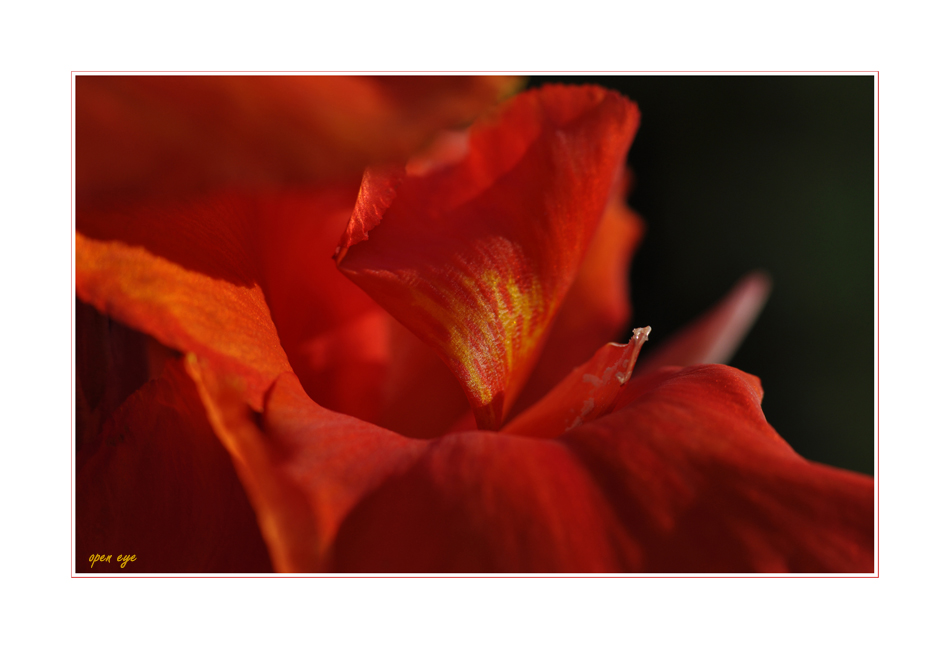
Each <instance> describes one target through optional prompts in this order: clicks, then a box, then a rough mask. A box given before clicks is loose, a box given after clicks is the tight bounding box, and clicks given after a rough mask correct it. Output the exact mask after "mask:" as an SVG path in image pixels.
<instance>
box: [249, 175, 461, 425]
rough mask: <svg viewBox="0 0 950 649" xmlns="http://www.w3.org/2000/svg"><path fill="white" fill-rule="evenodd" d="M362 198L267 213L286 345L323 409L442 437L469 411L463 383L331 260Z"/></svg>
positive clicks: (277, 207)
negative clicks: (460, 416) (357, 201)
mask: <svg viewBox="0 0 950 649" xmlns="http://www.w3.org/2000/svg"><path fill="white" fill-rule="evenodd" d="M356 193H357V188H356V187H352V188H351V187H346V186H344V187H340V188H337V189H332V188H330V189H325V190H323V191H320V192H309V193H306V194H303V193H300V194H289V195H288V194H284V195H281V196H279V197H274V198H273V199H270V200H268V201H267V203H266V209H265V208H262V215H266V217H265V222H266V223H267V227H265V228H262V233H261V237H260V240H259V243H260V247H261V250H262V266H263V277H264V287H265V293H266V295H267V303H268V304H269V305H270V308H271V312H272V314H273V317H274V323H275V324H276V326H277V331H278V332H279V334H280V341H281V344H282V345H283V347H284V349H285V350H286V351H287V356H288V358H289V360H290V364H291V366H293V368H294V372H295V373H296V374H297V377H298V378H299V379H300V382H301V384H302V385H303V387H304V389H305V390H306V391H307V394H309V395H310V396H311V398H313V399H314V400H315V401H316V402H317V403H320V404H321V405H323V406H324V407H326V408H328V409H330V410H335V411H337V412H342V413H345V414H349V415H353V416H355V417H359V418H360V419H363V420H364V421H370V422H374V423H378V424H380V425H383V426H385V427H386V428H389V429H391V430H396V431H398V432H401V433H404V434H407V435H412V436H417V437H418V436H429V437H431V436H434V435H437V434H440V433H443V432H445V430H446V429H447V428H448V426H449V424H450V423H451V422H452V421H453V420H454V419H455V418H457V417H458V415H459V414H460V413H461V412H462V411H464V410H465V409H466V408H467V402H466V400H465V395H464V393H463V392H462V390H461V388H460V387H459V385H458V383H457V381H455V380H454V378H453V377H452V375H451V373H450V372H449V370H448V368H446V367H445V364H444V363H442V361H441V360H440V359H439V358H438V356H437V355H436V354H435V352H434V351H432V350H431V348H429V347H428V346H427V345H424V344H423V343H421V342H420V341H419V340H418V339H417V338H416V337H415V336H414V335H412V334H410V333H409V332H407V331H406V330H405V328H404V327H403V326H402V325H400V324H399V323H397V322H396V321H395V320H394V319H393V318H392V316H390V315H389V314H388V313H386V311H384V310H383V309H382V308H381V307H380V306H379V305H378V304H376V302H374V301H373V300H372V299H371V298H370V297H369V296H367V295H366V293H364V292H363V290H362V289H360V288H359V287H358V286H356V285H355V284H353V282H351V281H349V280H348V279H347V278H346V277H344V276H343V275H342V274H341V273H340V272H339V270H337V267H336V264H335V263H334V262H333V259H332V254H333V250H334V248H335V247H336V244H337V242H338V241H339V238H340V232H342V231H343V230H344V228H345V227H346V222H347V220H348V219H349V217H350V214H351V213H352V211H353V204H354V202H355V201H356Z"/></svg>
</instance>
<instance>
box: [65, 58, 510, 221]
mask: <svg viewBox="0 0 950 649" xmlns="http://www.w3.org/2000/svg"><path fill="white" fill-rule="evenodd" d="M517 83H518V82H517V80H516V79H512V78H484V77H379V78H373V77H341V76H323V77H317V76H311V77H291V76H276V77H266V76H257V77H235V76H228V77H195V76H191V77H169V76H146V77H121V76H104V77H95V76H80V77H78V78H77V79H76V162H77V164H76V194H77V199H78V200H79V201H80V203H81V204H89V203H100V202H102V201H104V200H105V201H109V202H110V203H111V202H114V201H116V200H129V199H131V200H141V199H143V198H149V197H166V196H174V197H178V198H182V197H185V196H188V195H191V194H195V193H200V192H204V191H207V190H209V189H213V188H215V187H221V186H240V187H242V188H243V189H245V190H246V189H249V188H258V189H260V188H267V187H274V186H285V185H287V184H309V183H312V182H313V181H315V180H326V179H329V178H340V177H346V176H347V175H351V174H357V175H358V174H359V173H360V172H361V171H362V169H363V167H365V166H366V165H368V164H371V163H378V162H381V161H387V160H396V159H403V158H404V157H405V156H407V155H409V154H411V153H412V152H414V151H415V150H416V149H417V148H418V147H419V146H420V145H422V144H424V143H425V141H426V140H427V139H428V138H429V137H431V135H432V134H433V133H435V132H437V131H438V130H440V129H442V128H446V127H452V126H457V125H459V124H463V123H465V122H467V121H469V120H471V119H472V118H474V117H475V116H476V115H478V114H479V113H480V112H481V111H482V110H484V109H485V108H487V107H488V106H491V105H492V104H493V103H495V102H496V101H497V100H498V98H499V97H500V96H501V95H503V94H505V93H507V92H510V91H511V90H513V89H514V87H515V86H516V85H517Z"/></svg>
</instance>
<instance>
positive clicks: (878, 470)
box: [874, 70, 881, 577]
mask: <svg viewBox="0 0 950 649" xmlns="http://www.w3.org/2000/svg"><path fill="white" fill-rule="evenodd" d="M876 162H877V165H876V166H877V170H876V171H877V210H876V211H877V431H876V432H877V458H876V460H877V462H876V466H875V471H874V489H875V491H876V492H877V493H876V496H877V574H878V577H880V575H881V71H880V70H878V71H877V160H876Z"/></svg>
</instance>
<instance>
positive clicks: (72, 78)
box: [69, 70, 881, 579]
mask: <svg viewBox="0 0 950 649" xmlns="http://www.w3.org/2000/svg"><path fill="white" fill-rule="evenodd" d="M426 73H428V74H452V75H453V76H454V75H460V76H461V75H466V74H511V75H522V74H538V75H544V74H548V75H555V74H564V75H570V76H575V75H576V76H583V75H593V74H602V75H605V76H610V75H616V76H622V75H631V74H637V73H651V74H674V75H677V76H685V75H688V74H712V75H716V76H725V75H727V74H734V73H745V74H763V75H766V74H772V75H774V74H781V75H786V74H787V75H793V74H816V73H817V74H820V75H821V76H830V75H833V74H854V75H861V74H872V75H874V77H875V79H876V82H877V106H876V108H877V111H876V122H877V147H876V148H877V160H876V161H875V162H876V175H877V191H876V194H877V205H876V210H875V212H876V215H875V216H876V221H877V245H876V248H877V269H876V271H877V272H876V275H877V291H876V293H877V314H876V315H877V323H878V335H877V341H876V345H877V370H878V371H877V379H876V384H877V397H878V399H877V430H876V438H877V439H876V441H877V444H876V446H877V448H876V458H875V460H876V463H875V464H876V466H875V474H874V487H875V492H876V496H877V507H876V509H877V521H876V523H877V547H876V548H875V550H876V554H877V557H876V558H877V570H876V571H875V572H874V573H873V574H863V573H860V574H836V575H821V574H812V575H794V574H767V575H757V574H748V575H730V574H722V575H719V574H716V575H643V574H631V575H621V574H611V575H600V574H596V573H592V574H589V575H332V574H319V575H282V574H265V575H246V576H245V575H217V574H214V575H210V574H204V575H200V574H199V575H136V574H128V575H122V574H115V573H108V574H91V573H89V574H87V573H77V572H76V571H75V567H76V564H75V561H76V548H75V518H74V511H73V510H74V508H73V496H74V495H75V475H74V468H75V448H74V441H75V440H74V438H75V433H74V431H75V423H76V422H75V401H74V399H75V388H76V386H75V381H76V377H75V364H74V363H73V355H74V353H75V350H74V341H73V331H74V329H75V299H73V300H71V301H70V305H69V313H70V334H69V349H70V363H71V364H72V365H73V367H72V376H71V377H70V378H71V379H72V381H71V383H72V390H71V391H70V395H69V402H70V423H71V428H70V440H69V447H70V465H69V476H70V488H71V490H70V511H69V520H70V530H69V533H70V544H71V547H70V555H71V561H72V563H71V571H70V578H75V579H83V578H93V579H101V578H107V579H109V578H120V579H122V578H125V579H129V578H131V579H195V578H211V579H221V578H225V579H262V578H264V579H271V578H278V579H320V578H329V579H350V578H356V579H360V578H364V579H378V578H392V579H404V578H419V579H458V578H468V579H480V578H481V579H499V578H500V579H505V578H519V577H522V578H523V577H532V578H540V579H552V578H557V579H564V578H568V579H571V578H574V579H576V578H584V579H586V578H600V579H603V578H614V579H762V578H766V579H767V578H772V577H781V578H783V579H813V578H817V579H867V578H876V579H879V578H880V576H881V575H880V553H881V548H880V537H881V523H880V518H881V502H880V482H879V480H880V472H881V457H880V433H881V403H880V392H881V378H880V376H881V339H880V320H881V305H880V301H881V268H880V263H881V232H880V229H881V208H880V204H881V165H880V157H881V115H880V110H881V71H880V70H874V71H868V70H850V71H843V70H837V71H829V70H823V71H808V70H796V71H790V70H786V71H782V72H775V71H770V72H769V71H761V70H759V71H756V70H744V71H738V70H732V71H721V70H719V71H709V70H707V71H701V70H692V71H685V72H684V71H657V70H653V71H643V70H641V71H625V72H618V71H610V72H576V71H575V72H541V73H538V72H535V73H531V72H500V71H495V72H463V73H459V72H453V73H447V72H444V71H443V72H438V71H428V72H418V71H416V72H410V71H405V72H397V73H392V72H388V73H386V74H426ZM81 74H89V75H92V74H141V73H123V72H115V71H111V72H102V71H100V72H94V71H77V70H72V71H70V121H69V134H70V158H69V171H70V174H69V188H70V216H71V221H72V230H73V233H75V229H76V223H75V184H74V175H75V168H74V164H75V162H74V160H75V132H74V128H75V125H74V123H73V120H74V115H75V101H76V87H75V78H76V76H78V75H81ZM147 74H149V75H156V76H157V75H161V74H183V73H182V72H171V71H164V72H162V71H151V72H148V73H147ZM187 74H193V75H199V74H253V75H254V76H264V75H267V74H364V75H365V74H373V72H365V71H364V72H353V71H350V72H343V71H333V72H326V71H324V72H319V73H315V72H292V71H284V72H273V71H272V72H235V71H232V72H225V73H221V72H209V71H204V72H196V71H190V72H187ZM74 244H75V235H74V234H73V235H72V238H71V240H70V247H69V257H70V264H71V274H70V284H71V289H72V292H73V294H74V298H75V279H74V277H73V276H74V274H75V267H76V260H75V250H74Z"/></svg>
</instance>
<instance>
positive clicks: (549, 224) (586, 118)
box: [337, 87, 638, 429]
mask: <svg viewBox="0 0 950 649" xmlns="http://www.w3.org/2000/svg"><path fill="white" fill-rule="evenodd" d="M637 122H638V113H637V111H636V107H635V106H634V105H633V104H631V103H630V102H628V101H627V100H625V99H623V98H622V97H620V96H619V95H617V94H615V93H612V92H608V91H605V90H603V89H600V88H593V87H588V88H564V87H547V88H544V89H542V90H540V91H535V92H530V93H525V94H523V95H519V96H518V97H517V98H516V99H515V100H513V101H512V102H510V103H509V104H508V105H506V107H505V108H504V109H503V110H502V111H500V112H499V113H498V114H497V115H495V116H493V117H491V118H489V119H486V120H484V121H483V122H481V123H480V124H479V125H477V126H476V127H474V128H473V130H472V132H471V134H470V141H469V155H468V156H467V157H466V158H465V159H464V160H463V161H462V162H460V163H459V164H456V165H451V166H449V167H445V168H441V169H437V170H436V171H432V172H431V173H429V174H428V175H425V176H407V175H406V174H405V172H404V171H400V170H394V169H388V170H387V169H383V170H375V171H373V172H370V173H368V174H367V175H366V176H365V177H364V181H363V187H362V188H361V190H360V198H359V201H358V203H357V207H356V210H355V211H354V214H353V218H352V219H351V221H350V224H349V226H348V228H347V231H346V233H345V234H344V237H343V240H342V241H341V248H340V250H339V252H338V254H337V261H338V263H339V265H340V268H341V270H343V272H344V273H346V274H347V275H348V276H349V277H351V278H352V279H353V281H354V282H356V283H357V284H358V285H360V286H361V287H362V288H363V289H364V290H366V291H367V293H369V294H370V295H371V296H372V297H373V298H374V299H375V300H376V301H377V302H379V303H380V304H381V305H382V306H383V307H384V308H386V309H387V310H388V311H389V312H390V313H391V314H393V316H395V317H396V319H397V320H399V321H400V322H402V323H403V324H405V325H406V326H407V327H408V328H409V329H410V330H412V331H413V332H414V333H416V334H417V335H419V337H420V338H422V339H423V340H424V341H425V342H427V343H429V344H430V345H432V346H433V347H434V348H435V349H436V350H437V351H438V352H439V354H440V356H442V358H443V359H444V360H445V361H446V363H447V364H448V365H449V367H450V368H451V369H452V371H453V373H454V374H455V375H456V376H457V377H458V378H459V380H460V381H461V382H462V384H463V386H464V387H465V390H466V394H467V396H468V399H469V403H470V404H471V405H472V408H473V410H474V411H475V413H476V417H477V419H478V422H479V426H481V427H485V428H493V429H497V428H498V427H499V426H500V424H501V422H502V420H503V418H504V415H505V412H506V411H507V409H510V407H511V405H512V402H513V398H514V397H515V395H516V394H517V392H518V391H519V390H520V388H521V387H522V385H523V384H524V382H525V380H526V379H527V376H528V374H529V373H530V371H531V369H532V368H533V366H534V363H535V360H536V358H537V354H538V353H539V351H540V347H539V346H540V343H541V342H543V339H544V337H545V335H546V333H547V330H548V327H549V325H550V323H551V320H552V319H553V317H554V314H555V312H556V311H557V308H558V307H559V306H560V304H561V302H562V300H563V299H564V296H565V294H566V293H567V290H568V289H569V288H570V285H571V283H572V281H573V279H574V276H575V275H576V273H577V269H578V268H579V266H580V264H581V262H582V260H583V258H584V254H585V252H586V250H587V246H588V244H589V242H590V240H591V238H592V236H593V234H594V231H595V229H596V227H597V224H598V222H599V220H600V217H601V215H602V214H603V212H604V208H605V206H606V203H607V198H608V195H609V190H610V187H611V185H612V183H613V181H614V177H615V174H616V172H617V169H618V167H619V165H620V164H621V163H622V161H623V157H624V155H625V154H626V151H627V148H628V147H629V145H630V141H631V139H632V137H633V133H634V131H635V129H636V126H637Z"/></svg>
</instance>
